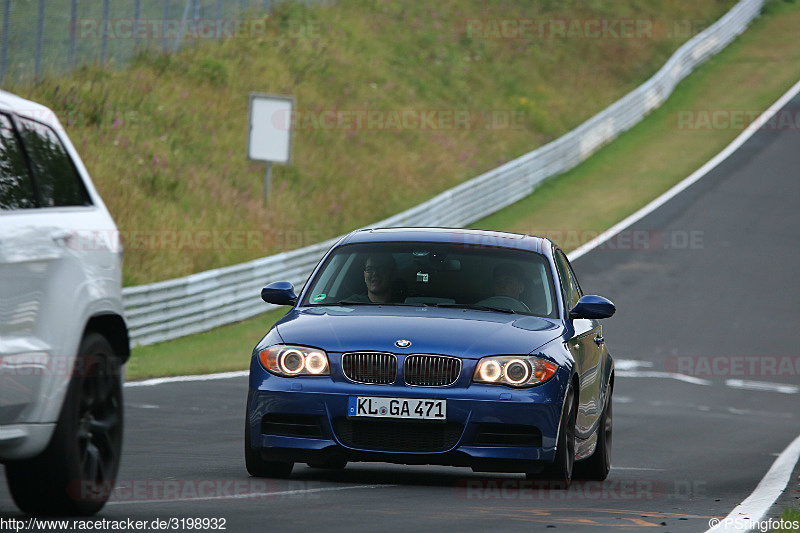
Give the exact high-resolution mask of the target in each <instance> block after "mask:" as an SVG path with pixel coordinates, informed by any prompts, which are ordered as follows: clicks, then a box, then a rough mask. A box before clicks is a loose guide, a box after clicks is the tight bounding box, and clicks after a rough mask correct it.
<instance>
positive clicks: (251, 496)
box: [107, 485, 397, 505]
mask: <svg viewBox="0 0 800 533" xmlns="http://www.w3.org/2000/svg"><path fill="white" fill-rule="evenodd" d="M396 486H397V485H352V486H346V487H320V488H316V489H298V490H284V491H278V492H250V493H247V494H229V495H224V496H198V497H196V498H173V499H161V500H131V501H127V500H111V501H109V502H108V504H107V505H137V504H143V503H149V504H153V503H174V502H178V503H185V502H208V501H218V500H255V499H276V498H280V497H283V496H296V495H300V494H317V493H320V492H335V491H341V490H357V489H381V488H385V487H396Z"/></svg>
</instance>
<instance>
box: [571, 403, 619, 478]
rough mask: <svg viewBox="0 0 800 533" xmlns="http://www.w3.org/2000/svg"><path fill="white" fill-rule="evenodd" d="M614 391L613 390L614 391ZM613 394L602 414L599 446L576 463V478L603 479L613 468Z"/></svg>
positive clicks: (598, 436) (598, 438) (598, 437)
mask: <svg viewBox="0 0 800 533" xmlns="http://www.w3.org/2000/svg"><path fill="white" fill-rule="evenodd" d="M612 392H613V391H612ZM611 398H612V394H611V393H609V395H608V402H607V403H606V408H605V409H603V414H602V415H601V416H600V425H599V429H598V432H597V446H596V447H595V449H594V453H593V454H592V455H591V456H589V457H588V458H587V459H584V460H583V461H579V462H577V463H576V464H575V474H574V477H575V478H576V479H591V480H597V481H603V480H604V479H605V478H607V477H608V473H609V471H610V470H611V437H612V435H613V423H612V422H613V409H612V405H613V404H612V402H611Z"/></svg>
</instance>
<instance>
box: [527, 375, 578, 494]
mask: <svg viewBox="0 0 800 533" xmlns="http://www.w3.org/2000/svg"><path fill="white" fill-rule="evenodd" d="M564 397H565V399H564V408H563V412H562V413H561V423H560V425H559V428H558V442H557V443H556V456H555V459H554V460H553V463H552V464H551V465H548V466H547V467H545V469H544V471H543V472H542V473H541V474H539V475H534V474H528V475H527V477H528V478H545V479H549V480H551V481H553V482H554V483H553V484H552V485H551V487H552V488H562V489H566V488H568V487H569V485H570V483H571V482H572V471H573V467H574V464H575V423H576V420H577V409H576V408H575V392H574V391H573V389H572V384H570V385H569V386H568V387H567V392H566V394H565V395H564Z"/></svg>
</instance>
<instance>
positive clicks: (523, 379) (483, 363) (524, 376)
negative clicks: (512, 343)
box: [472, 355, 558, 387]
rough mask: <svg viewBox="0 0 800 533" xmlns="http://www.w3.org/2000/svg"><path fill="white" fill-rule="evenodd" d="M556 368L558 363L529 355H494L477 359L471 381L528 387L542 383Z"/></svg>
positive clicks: (551, 375)
mask: <svg viewBox="0 0 800 533" xmlns="http://www.w3.org/2000/svg"><path fill="white" fill-rule="evenodd" d="M556 370H558V365H557V364H555V363H551V362H550V361H546V360H544V359H542V358H540V357H534V356H530V355H525V356H519V355H496V356H492V357H484V358H483V359H481V360H480V361H478V366H476V367H475V373H474V374H473V375H472V381H474V382H476V383H489V384H492V385H509V386H511V387H530V386H532V385H538V384H539V383H544V382H545V381H547V380H548V379H550V378H551V377H553V375H554V374H555V373H556Z"/></svg>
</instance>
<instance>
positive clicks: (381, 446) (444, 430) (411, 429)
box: [246, 362, 566, 472]
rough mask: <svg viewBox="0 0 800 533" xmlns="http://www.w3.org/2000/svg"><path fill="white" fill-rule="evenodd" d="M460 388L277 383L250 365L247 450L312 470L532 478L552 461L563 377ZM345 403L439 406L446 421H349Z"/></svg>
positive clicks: (321, 380) (305, 380)
mask: <svg viewBox="0 0 800 533" xmlns="http://www.w3.org/2000/svg"><path fill="white" fill-rule="evenodd" d="M565 374H566V373H565ZM462 377H463V376H462ZM463 381H464V380H459V382H457V383H456V384H455V385H453V386H450V387H415V386H407V385H368V384H358V383H352V382H349V381H347V380H344V379H331V378H330V377H297V378H281V377H277V376H273V375H272V374H270V373H268V372H266V371H265V370H264V369H263V368H261V367H260V365H259V364H258V363H256V362H254V364H253V365H252V367H251V374H250V390H249V394H248V401H247V421H246V423H247V424H248V425H249V433H250V443H249V445H250V447H251V448H252V449H254V450H260V451H261V452H262V455H263V456H264V458H265V459H266V460H269V461H287V462H304V463H312V464H325V463H328V462H332V461H341V460H345V461H374V462H389V463H399V464H437V465H451V466H468V467H471V468H473V470H476V471H484V472H536V471H537V470H538V469H539V468H540V467H541V466H544V465H545V464H547V463H550V462H552V461H553V458H554V456H555V444H556V441H557V436H558V426H559V418H560V414H561V409H562V402H563V394H564V388H565V387H564V382H565V381H566V375H561V374H560V373H559V374H558V375H557V376H555V377H554V378H553V379H551V380H550V381H548V382H547V383H545V384H542V385H539V386H536V387H531V388H526V389H513V388H510V387H504V386H490V385H480V384H475V383H469V379H468V376H467V379H466V383H463ZM351 396H361V397H364V396H370V397H376V396H377V397H387V398H425V399H446V400H447V421H446V422H442V421H429V420H425V421H417V420H405V419H390V418H371V417H351V416H348V401H349V398H350V397H351Z"/></svg>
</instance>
